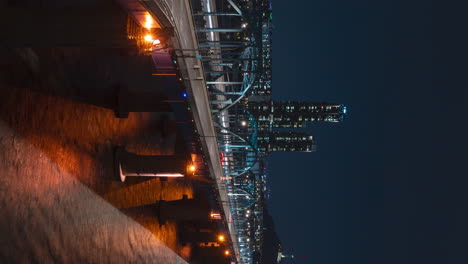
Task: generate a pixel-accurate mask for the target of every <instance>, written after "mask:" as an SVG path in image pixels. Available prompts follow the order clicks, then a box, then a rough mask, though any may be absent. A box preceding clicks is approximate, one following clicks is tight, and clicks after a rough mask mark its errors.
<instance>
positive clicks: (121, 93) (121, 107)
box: [115, 86, 172, 118]
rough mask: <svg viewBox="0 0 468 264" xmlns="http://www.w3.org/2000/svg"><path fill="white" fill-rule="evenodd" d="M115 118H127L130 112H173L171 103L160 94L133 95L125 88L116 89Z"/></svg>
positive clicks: (141, 93) (143, 93) (139, 93)
mask: <svg viewBox="0 0 468 264" xmlns="http://www.w3.org/2000/svg"><path fill="white" fill-rule="evenodd" d="M115 104H116V106H115V116H116V117H118V118H127V117H128V113H129V112H171V111H172V108H171V106H170V101H169V100H166V99H164V98H163V95H162V94H160V93H152V92H138V93H131V92H129V91H128V89H127V88H126V87H124V86H120V87H117V88H116V103H115Z"/></svg>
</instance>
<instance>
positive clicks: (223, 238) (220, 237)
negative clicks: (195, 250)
mask: <svg viewBox="0 0 468 264" xmlns="http://www.w3.org/2000/svg"><path fill="white" fill-rule="evenodd" d="M224 240H226V238H225V237H224V236H223V235H219V236H218V241H220V242H224Z"/></svg>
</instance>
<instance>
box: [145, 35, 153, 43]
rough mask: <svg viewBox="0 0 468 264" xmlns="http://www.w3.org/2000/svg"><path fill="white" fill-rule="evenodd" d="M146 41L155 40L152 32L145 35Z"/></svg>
mask: <svg viewBox="0 0 468 264" xmlns="http://www.w3.org/2000/svg"><path fill="white" fill-rule="evenodd" d="M145 41H146V42H153V41H154V39H153V36H152V35H151V34H147V35H145Z"/></svg>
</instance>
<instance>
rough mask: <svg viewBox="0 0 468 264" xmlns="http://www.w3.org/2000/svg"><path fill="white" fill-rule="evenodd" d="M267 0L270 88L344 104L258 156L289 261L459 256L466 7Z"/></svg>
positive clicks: (454, 262)
mask: <svg viewBox="0 0 468 264" xmlns="http://www.w3.org/2000/svg"><path fill="white" fill-rule="evenodd" d="M463 2H464V1H454V2H452V3H451V2H450V1H440V2H439V3H436V2H435V1H433V2H431V1H411V0H406V1H404V0H394V1H375V0H373V1H372V0H369V1H365V0H354V1H349V0H341V1H336V0H335V1H330V0H314V1H310V0H287V1H286V0H284V1H283V0H275V1H274V3H273V21H274V25H275V29H274V34H273V36H274V37H273V50H274V51H273V57H274V65H273V67H274V68H273V76H274V77H273V95H274V98H275V99H277V100H315V101H321V100H325V101H329V102H334V103H343V104H345V105H347V106H348V115H347V117H346V118H345V121H344V122H342V123H340V124H325V123H322V124H313V123H311V124H310V125H309V126H308V128H307V129H306V131H308V132H310V133H311V134H312V135H314V136H315V137H316V139H317V143H318V151H317V153H274V154H272V155H271V156H270V158H269V169H270V174H271V176H270V186H271V199H270V200H269V202H268V204H269V208H270V210H271V212H272V215H273V217H274V220H275V224H276V227H277V232H278V234H279V237H280V239H281V241H282V243H283V245H284V247H285V249H286V251H289V252H291V251H292V252H293V253H294V254H295V255H296V261H295V263H298V264H301V263H314V264H315V263H320V264H353V263H356V264H386V263H388V264H404V263H408V264H409V263H411V264H414V263H424V264H429V263H437V264H445V263H447V264H458V263H460V264H462V263H468V169H467V164H468V154H467V153H466V150H467V149H468V143H467V139H466V137H467V136H468V129H467V128H468V125H467V121H468V111H467V110H466V108H467V107H468V92H467V89H468V81H467V76H468V22H467V18H468V4H466V2H465V4H463Z"/></svg>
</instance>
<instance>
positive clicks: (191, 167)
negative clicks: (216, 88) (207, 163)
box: [188, 165, 197, 172]
mask: <svg viewBox="0 0 468 264" xmlns="http://www.w3.org/2000/svg"><path fill="white" fill-rule="evenodd" d="M188 169H189V171H190V172H195V170H196V169H197V167H195V165H190V166H189V167H188Z"/></svg>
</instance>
